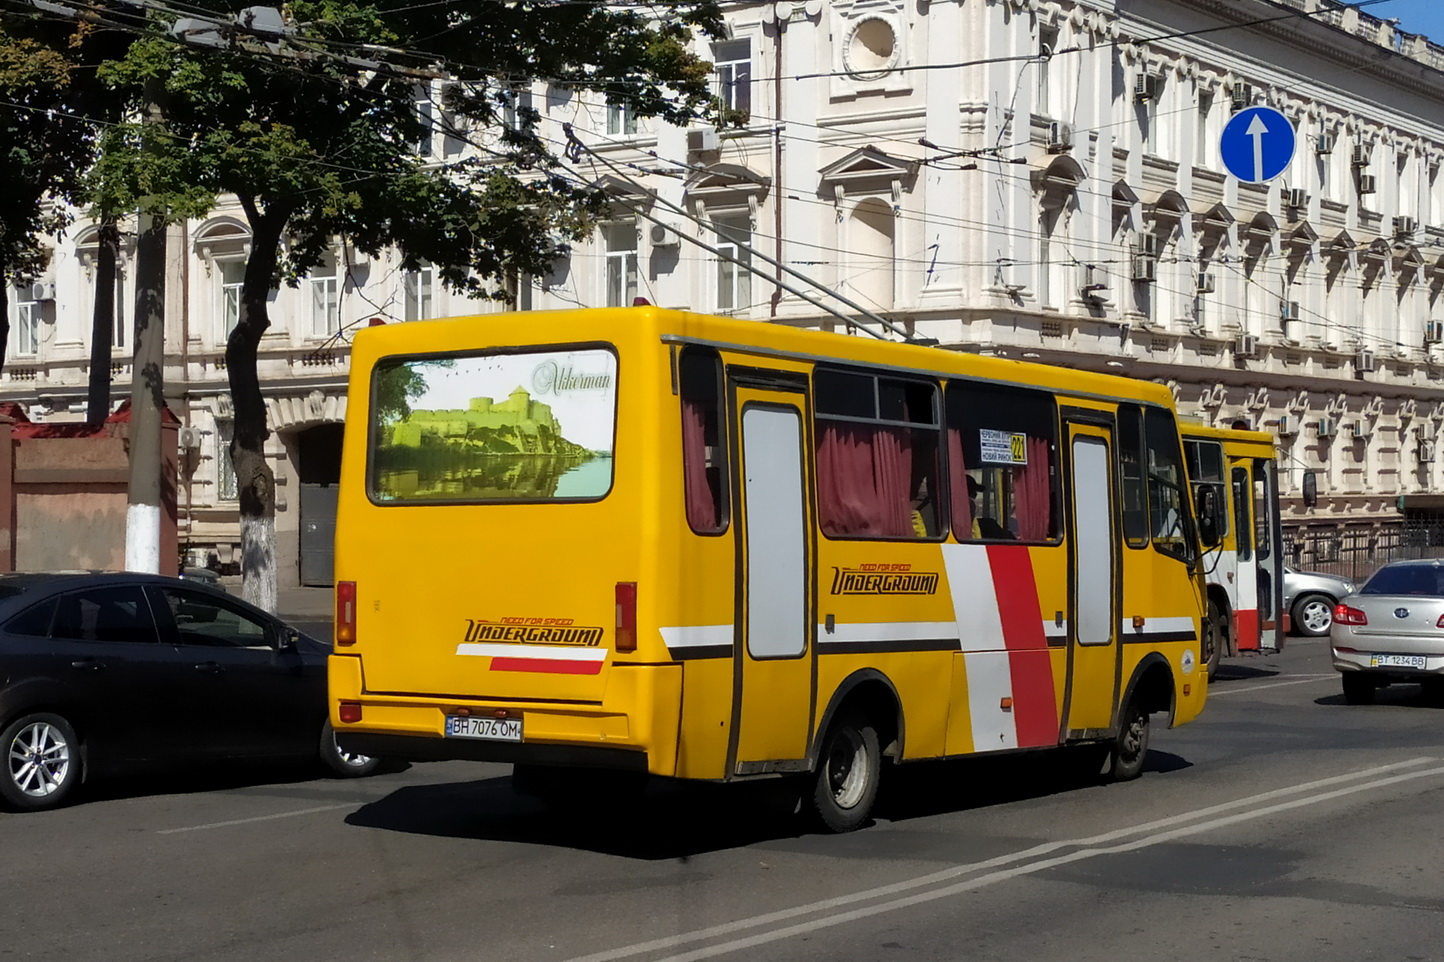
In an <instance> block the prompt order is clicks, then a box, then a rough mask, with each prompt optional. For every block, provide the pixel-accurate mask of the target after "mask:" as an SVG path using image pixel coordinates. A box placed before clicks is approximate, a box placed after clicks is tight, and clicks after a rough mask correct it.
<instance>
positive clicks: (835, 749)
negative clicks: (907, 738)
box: [812, 714, 882, 832]
mask: <svg viewBox="0 0 1444 962" xmlns="http://www.w3.org/2000/svg"><path fill="white" fill-rule="evenodd" d="M881 775H882V753H881V751H879V749H878V744H877V732H876V731H874V730H873V727H872V726H871V725H870V724H868V722H867V720H866V719H864V718H862V717H861V716H860V715H856V714H851V715H844V716H842V717H841V718H839V719H838V720H837V721H835V722H833V724H832V727H831V728H829V729H828V731H827V737H826V738H825V739H823V742H822V753H821V754H820V755H819V756H818V759H817V772H816V774H815V778H816V781H815V782H814V783H813V789H812V808H813V813H814V814H815V815H816V816H817V820H818V821H819V822H821V823H822V825H823V827H824V828H826V829H827V830H828V831H831V832H851V831H853V830H855V829H858V828H861V827H862V825H863V823H864V822H866V821H867V817H868V815H869V813H871V811H872V803H873V802H874V801H875V800H876V799H877V784H878V780H879V778H880V777H881Z"/></svg>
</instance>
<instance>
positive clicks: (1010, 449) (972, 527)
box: [946, 381, 1059, 542]
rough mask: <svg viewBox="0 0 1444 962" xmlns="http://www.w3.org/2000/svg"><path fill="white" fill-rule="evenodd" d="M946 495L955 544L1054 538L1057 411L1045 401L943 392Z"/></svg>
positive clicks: (999, 393) (1039, 396)
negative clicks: (950, 507)
mask: <svg viewBox="0 0 1444 962" xmlns="http://www.w3.org/2000/svg"><path fill="white" fill-rule="evenodd" d="M946 406H947V425H948V428H947V443H948V490H949V493H950V500H951V502H952V508H953V510H952V517H953V536H954V537H955V538H957V539H958V540H959V541H1000V540H1018V541H1029V542H1046V541H1053V540H1056V539H1057V537H1058V507H1057V506H1058V497H1059V491H1058V457H1057V452H1058V446H1057V424H1058V413H1057V409H1056V407H1055V406H1054V403H1053V399H1052V397H1051V396H1049V395H1047V394H1044V393H1042V392H1039V391H1027V390H1018V389H1016V388H1004V387H997V386H991V385H981V384H972V383H968V382H964V381H952V382H949V384H948V387H947V405H946Z"/></svg>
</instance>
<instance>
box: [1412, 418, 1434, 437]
mask: <svg viewBox="0 0 1444 962" xmlns="http://www.w3.org/2000/svg"><path fill="white" fill-rule="evenodd" d="M1436 434H1437V430H1436V429H1435V427H1434V422H1433V421H1420V422H1419V426H1418V427H1417V428H1415V429H1414V436H1415V437H1417V438H1418V439H1419V440H1420V441H1432V440H1434V438H1435V436H1436Z"/></svg>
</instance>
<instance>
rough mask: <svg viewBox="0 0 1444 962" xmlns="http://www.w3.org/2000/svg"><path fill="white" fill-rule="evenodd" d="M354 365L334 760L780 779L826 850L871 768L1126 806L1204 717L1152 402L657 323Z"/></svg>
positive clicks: (1111, 391) (828, 339) (1117, 382)
mask: <svg viewBox="0 0 1444 962" xmlns="http://www.w3.org/2000/svg"><path fill="white" fill-rule="evenodd" d="M351 363H352V369H351V384H350V394H349V399H348V408H347V416H346V422H347V423H346V435H345V445H344V453H343V459H342V481H341V493H340V503H339V506H338V513H337V534H336V562H335V564H336V577H337V581H338V583H337V587H336V598H337V620H336V638H335V640H336V648H335V654H334V655H333V657H332V658H331V662H330V703H331V717H332V722H333V723H334V725H335V727H336V730H337V732H338V738H339V739H340V742H341V744H343V745H344V746H346V747H348V748H351V749H353V750H356V751H364V752H365V753H367V754H370V755H379V756H389V757H397V758H408V759H416V760H423V759H478V760H486V761H494V762H510V763H513V764H514V765H515V766H516V767H515V769H514V777H515V779H516V781H517V782H518V783H519V784H521V785H535V784H551V785H553V786H555V784H556V780H555V779H552V778H550V776H553V775H556V774H558V773H560V774H562V775H563V776H565V777H564V778H563V779H561V781H562V784H566V783H567V782H568V781H571V782H572V783H573V784H577V785H579V786H582V785H587V784H588V783H587V782H586V781H584V779H587V778H590V777H591V774H592V773H599V772H600V771H601V770H607V769H610V770H621V771H627V772H634V773H646V774H650V775H652V776H665V777H668V778H677V779H696V780H706V781H713V782H731V781H741V780H751V779H768V778H773V779H775V778H778V777H779V776H785V777H790V778H791V779H792V782H791V783H790V784H793V785H797V786H806V787H805V788H804V789H803V790H804V791H805V793H806V796H807V797H808V798H810V807H811V808H812V809H813V810H814V813H815V815H816V817H817V819H818V820H819V821H820V822H821V823H822V825H823V826H825V827H827V828H829V829H831V830H834V831H847V830H850V829H853V828H856V827H858V826H859V825H861V824H862V823H863V822H864V821H865V820H866V819H867V817H868V812H869V809H870V807H871V805H872V802H873V799H874V796H875V794H876V791H877V785H878V780H879V777H880V771H881V768H882V766H883V765H884V764H885V763H887V764H891V763H901V762H912V761H919V760H923V759H940V758H951V757H956V756H967V755H973V754H976V753H983V752H1011V751H1025V750H1036V749H1045V748H1055V747H1057V746H1060V745H1088V746H1093V747H1092V749H1091V750H1089V751H1079V752H1077V753H1074V754H1079V755H1083V756H1091V757H1094V758H1096V759H1097V760H1098V761H1099V763H1100V774H1101V768H1102V766H1103V764H1104V758H1105V756H1106V757H1107V759H1108V763H1109V765H1110V771H1111V775H1112V777H1113V778H1116V779H1126V778H1132V777H1136V776H1137V775H1138V774H1139V773H1140V771H1141V769H1142V766H1143V764H1144V755H1145V754H1146V752H1147V747H1148V739H1149V732H1150V716H1152V715H1154V714H1161V715H1163V716H1164V717H1165V718H1166V720H1167V722H1168V723H1169V724H1171V725H1177V724H1181V723H1184V722H1188V721H1190V720H1192V719H1193V718H1194V717H1195V716H1197V715H1198V713H1199V711H1200V710H1201V709H1202V707H1203V704H1204V700H1205V698H1206V696H1207V684H1206V672H1205V671H1204V670H1203V669H1202V667H1201V663H1200V661H1199V654H1200V647H1199V646H1200V641H1201V627H1200V625H1201V619H1202V612H1203V604H1204V600H1203V599H1204V593H1203V592H1204V588H1203V580H1202V575H1201V569H1200V567H1199V563H1198V562H1199V559H1198V549H1197V545H1198V542H1197V535H1196V530H1195V527H1194V523H1193V513H1192V510H1193V509H1192V504H1191V498H1190V495H1189V490H1188V481H1187V477H1186V475H1185V469H1184V462H1183V454H1182V443H1181V437H1180V434H1179V429H1178V424H1177V421H1176V417H1175V412H1174V409H1173V403H1172V397H1171V395H1170V394H1169V392H1168V390H1167V389H1166V388H1164V387H1162V386H1160V385H1157V384H1152V383H1146V382H1140V381H1134V380H1129V379H1125V378H1118V377H1110V376H1104V375H1096V374H1088V373H1080V372H1076V371H1070V370H1065V369H1061V368H1053V367H1046V366H1039V365H1030V364H1026V363H1021V362H1016V361H1008V360H1004V359H999V358H987V357H979V356H975V355H970V354H963V353H956V352H949V351H944V350H940V349H938V348H934V347H923V346H919V345H909V344H900V343H895V342H894V343H883V342H878V341H872V340H867V339H863V338H861V337H855V336H844V335H839V334H832V333H823V332H818V331H808V330H798V329H793V328H789V327H785V326H781V325H775V324H765V323H757V322H748V321H737V320H730V319H723V318H715V317H706V316H701V315H697V314H691V313H686V312H680V311H671V310H662V309H658V308H652V307H634V308H616V309H583V310H576V311H562V312H535V313H525V314H510V315H493V316H484V317H468V318H456V319H449V320H439V321H428V322H418V323H408V324H398V325H389V326H378V327H373V328H370V329H368V330H364V331H362V332H360V333H359V334H358V335H357V337H356V339H355V342H354V344H353V346H352V359H351ZM588 787H590V786H588Z"/></svg>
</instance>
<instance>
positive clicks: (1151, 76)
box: [1133, 73, 1163, 103]
mask: <svg viewBox="0 0 1444 962" xmlns="http://www.w3.org/2000/svg"><path fill="white" fill-rule="evenodd" d="M1162 86H1163V80H1162V78H1160V77H1159V76H1158V74H1156V73H1139V74H1138V75H1137V76H1135V77H1134V78H1133V99H1134V100H1136V101H1138V102H1139V103H1143V102H1144V101H1145V100H1155V99H1157V97H1158V91H1159V89H1160V88H1161V87H1162Z"/></svg>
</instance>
